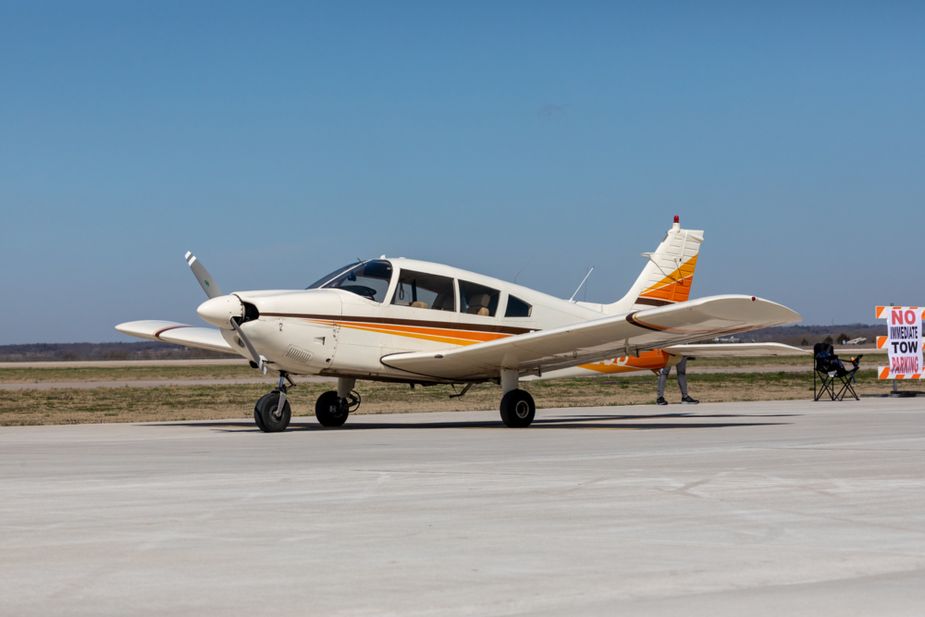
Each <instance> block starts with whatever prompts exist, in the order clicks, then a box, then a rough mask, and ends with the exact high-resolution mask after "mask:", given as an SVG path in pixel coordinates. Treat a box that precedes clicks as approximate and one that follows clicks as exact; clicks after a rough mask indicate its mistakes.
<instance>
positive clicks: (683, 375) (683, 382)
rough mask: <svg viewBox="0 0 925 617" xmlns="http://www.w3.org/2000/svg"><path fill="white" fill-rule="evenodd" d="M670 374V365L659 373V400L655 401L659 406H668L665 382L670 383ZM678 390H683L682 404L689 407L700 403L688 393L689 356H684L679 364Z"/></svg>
mask: <svg viewBox="0 0 925 617" xmlns="http://www.w3.org/2000/svg"><path fill="white" fill-rule="evenodd" d="M670 372H671V365H670V364H668V365H665V367H664V368H662V370H660V371H659V372H658V398H657V399H655V403H656V404H657V405H667V404H668V401H666V400H665V382H667V381H668V374H669V373H670ZM678 388H680V389H681V402H682V403H687V404H688V405H696V404H697V403H699V402H700V401H698V400H697V399H695V398H693V397H691V395H690V394H688V393H687V356H682V357H681V361H680V362H678Z"/></svg>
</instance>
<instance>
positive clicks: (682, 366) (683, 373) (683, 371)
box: [678, 357, 700, 404]
mask: <svg viewBox="0 0 925 617" xmlns="http://www.w3.org/2000/svg"><path fill="white" fill-rule="evenodd" d="M678 387H679V388H680V389H681V402H682V403H694V404H696V403H699V402H700V401H698V400H697V399H695V398H693V397H692V396H690V395H689V394H688V393H687V358H686V357H684V358H681V361H680V362H678Z"/></svg>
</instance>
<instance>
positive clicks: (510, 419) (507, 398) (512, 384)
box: [501, 369, 536, 428]
mask: <svg viewBox="0 0 925 617" xmlns="http://www.w3.org/2000/svg"><path fill="white" fill-rule="evenodd" d="M518 382H519V375H518V373H517V371H516V370H509V369H503V370H502V371H501V389H502V390H503V391H504V396H503V397H501V421H502V422H504V426H507V427H510V428H525V427H527V426H530V423H531V422H533V417H534V416H535V415H536V403H534V402H533V397H532V396H530V393H529V392H527V391H526V390H520V389H519V388H518V387H517V386H518Z"/></svg>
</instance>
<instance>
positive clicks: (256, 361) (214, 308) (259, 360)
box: [184, 251, 267, 375]
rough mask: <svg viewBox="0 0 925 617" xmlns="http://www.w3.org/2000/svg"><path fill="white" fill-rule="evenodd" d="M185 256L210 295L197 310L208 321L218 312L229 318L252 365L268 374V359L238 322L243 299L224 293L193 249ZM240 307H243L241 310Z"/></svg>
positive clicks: (203, 288) (229, 322) (223, 317)
mask: <svg viewBox="0 0 925 617" xmlns="http://www.w3.org/2000/svg"><path fill="white" fill-rule="evenodd" d="M184 257H185V259H186V264H187V265H188V266H189V268H190V270H192V272H193V276H195V277H196V280H197V281H198V282H199V286H200V287H202V290H203V291H204V292H206V296H208V297H209V299H208V300H206V301H205V302H203V303H202V304H201V305H199V308H198V309H196V312H197V313H199V314H200V316H202V317H203V318H204V319H206V321H212V319H208V317H211V316H213V315H216V313H218V314H220V315H222V317H221V322H223V321H224V320H225V319H226V318H227V320H228V324H229V325H230V326H231V329H232V330H234V332H235V334H237V335H238V338H239V339H240V340H241V343H243V344H244V348H245V349H246V350H247V354H248V355H249V356H250V358H251V366H253V367H254V368H256V369H259V370H260V372H261V373H263V374H264V375H266V373H267V359H266V358H265V357H264V356H262V355H260V354H259V353H257V349H256V348H254V344H253V343H251V341H250V339H249V338H247V335H246V334H244V332H243V331H242V330H241V324H239V323H238V319H239V318H240V316H241V311H243V306H242V305H241V300H240V299H239V298H237V297H236V296H226V295H225V294H223V293H222V289H221V287H219V286H218V283H216V282H215V280H214V279H213V278H212V275H211V274H209V271H208V270H206V267H205V266H204V265H202V262H200V261H199V260H198V259H197V258H196V256H195V255H193V253H192V251H187V252H186V255H185V256H184ZM232 298H234V302H230V300H231V299H232ZM233 304H236V306H231V305H233ZM238 307H241V308H240V310H239V309H238ZM235 313H237V314H235ZM221 322H220V323H221Z"/></svg>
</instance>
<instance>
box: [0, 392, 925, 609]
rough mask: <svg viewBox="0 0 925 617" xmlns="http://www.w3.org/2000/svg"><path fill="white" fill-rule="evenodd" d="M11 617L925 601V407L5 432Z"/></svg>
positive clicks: (736, 408)
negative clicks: (266, 430)
mask: <svg viewBox="0 0 925 617" xmlns="http://www.w3.org/2000/svg"><path fill="white" fill-rule="evenodd" d="M0 614H2V615H11V616H13V615H15V616H30V615H43V616H44V615H53V614H67V615H93V616H102V615H113V616H115V615H119V616H125V615H158V616H162V615H197V616H201V615H223V616H227V615H247V616H254V615H362V616H369V615H402V616H408V615H412V616H418V615H428V616H430V615H433V616H436V615H440V616H457V615H473V616H475V615H477V616H485V615H618V614H620V615H681V614H683V615H685V616H690V615H704V616H706V615H710V616H716V615H735V616H736V617H740V616H741V615H749V616H750V617H753V616H764V615H767V616H774V617H780V616H781V615H787V616H788V617H789V616H793V615H813V616H817V615H838V616H839V617H842V616H845V615H878V616H884V615H909V616H913V615H922V614H925V399H923V398H918V399H862V400H861V401H860V402H855V401H852V402H847V401H846V402H844V403H811V402H794V401H789V402H772V403H724V404H710V405H700V406H697V407H692V406H680V405H672V406H669V407H666V408H662V407H655V406H640V407H611V408H585V409H567V410H564V409H547V410H540V411H539V413H538V421H537V422H536V423H535V424H534V426H533V427H531V428H529V429H526V430H514V429H504V428H502V427H500V425H499V422H498V419H497V414H496V413H493V412H471V413H439V414H437V413H433V414H418V415H414V414H408V415H390V416H385V417H384V416H358V417H355V418H351V420H350V422H349V423H348V425H347V426H346V427H345V428H344V429H341V430H336V429H335V430H330V429H329V430H324V429H320V428H319V427H318V425H317V424H315V423H314V421H313V420H310V419H308V418H297V419H296V420H295V422H294V430H290V431H287V432H285V433H281V434H272V435H265V434H261V433H259V432H257V431H256V429H255V428H254V427H253V426H252V425H251V424H250V423H248V422H244V421H224V422H198V423H172V424H134V425H130V424H125V425H80V426H44V427H8V428H0Z"/></svg>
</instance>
